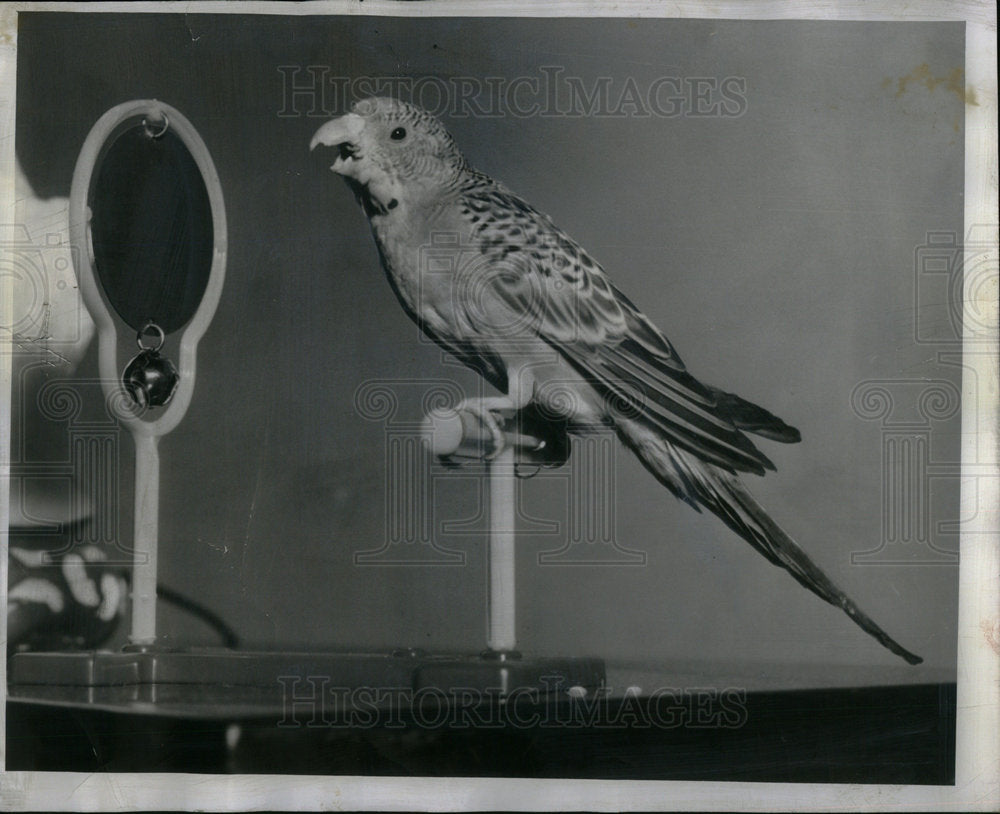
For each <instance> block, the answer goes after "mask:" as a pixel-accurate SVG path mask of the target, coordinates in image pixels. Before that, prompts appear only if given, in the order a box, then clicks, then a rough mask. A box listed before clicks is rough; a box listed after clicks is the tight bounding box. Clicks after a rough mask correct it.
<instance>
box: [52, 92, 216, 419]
mask: <svg viewBox="0 0 1000 814" xmlns="http://www.w3.org/2000/svg"><path fill="white" fill-rule="evenodd" d="M144 122H146V123H148V124H147V126H151V127H160V126H162V124H161V123H165V124H166V126H167V127H168V128H169V130H170V131H171V132H172V133H173V134H174V135H176V136H177V137H179V138H180V140H181V142H183V144H184V146H185V147H186V148H187V151H188V153H190V155H191V157H192V158H193V159H194V162H195V164H196V166H197V168H198V170H199V172H200V173H201V178H202V181H203V183H204V185H205V190H206V192H207V193H208V201H209V206H210V209H211V215H212V258H211V267H210V270H209V273H208V281H207V284H206V285H205V288H204V293H203V295H202V297H201V301H200V302H199V303H198V305H197V307H196V308H195V309H194V314H193V316H191V318H190V320H189V321H188V322H187V323H186V324H185V325H183V326H181V327H180V328H178V332H179V333H180V337H181V338H180V350H179V358H178V360H177V369H178V372H179V374H180V381H179V383H178V385H177V390H176V392H175V393H174V396H173V398H172V399H171V400H170V402H169V404H167V405H166V407H165V408H164V409H163V412H162V413H160V414H159V415H158V416H157V417H156V418H154V419H152V420H146V419H144V418H143V417H142V416H141V415H140V414H139V413H138V412H137V411H135V410H133V409H131V407H130V406H128V405H131V399H130V397H129V396H128V394H127V393H126V391H125V388H124V385H123V383H122V381H121V370H120V369H119V368H120V367H121V365H120V364H119V360H118V330H117V324H118V323H119V322H121V324H123V325H125V324H126V323H125V322H124V320H123V319H122V318H121V317H120V316H116V311H115V308H114V307H113V306H112V305H111V299H110V298H109V296H108V294H107V292H106V291H105V290H104V288H103V286H102V284H101V276H100V272H99V270H98V268H97V263H96V258H95V254H94V246H93V239H92V234H91V223H92V210H91V200H90V196H91V190H92V185H93V183H94V181H95V174H98V173H100V169H101V161H102V159H103V158H104V156H105V155H106V154H107V153H108V151H109V150H110V148H111V147H112V145H114V143H115V141H116V140H117V139H118V138H119V136H121V135H122V133H124V132H125V131H126V130H129V129H132V128H135V127H137V126H138V127H142V126H143V123H144ZM69 221H70V238H71V241H72V245H74V246H76V247H78V250H77V251H76V252H75V253H74V258H75V260H76V262H77V264H78V266H79V268H77V279H78V280H79V284H80V292H81V294H82V296H83V300H84V303H85V304H86V306H87V310H88V311H90V314H91V316H92V317H93V318H94V321H95V323H97V329H98V341H99V349H98V356H99V367H100V374H101V379H102V385H103V388H104V391H105V394H106V396H107V397H108V400H109V404H113V405H114V406H115V413H116V414H117V415H118V417H119V418H120V419H121V420H122V422H123V423H124V424H126V425H127V426H128V428H129V429H130V430H131V432H132V433H133V434H135V435H139V436H150V437H159V436H162V435H165V434H166V433H168V432H170V431H171V430H173V429H174V427H176V426H177V424H178V423H179V422H180V420H181V419H182V418H183V417H184V414H185V412H186V411H187V408H188V405H189V404H190V402H191V396H192V394H193V391H194V382H195V369H196V359H197V348H198V342H199V341H200V339H201V337H202V336H203V335H204V333H205V330H206V329H207V328H208V325H209V323H210V322H211V320H212V317H213V316H214V314H215V309H216V307H217V306H218V304H219V298H220V296H221V294H222V285H223V280H224V277H225V268H226V253H227V234H226V213H225V206H224V203H223V196H222V186H221V184H220V183H219V176H218V173H217V172H216V169H215V164H214V163H213V162H212V157H211V155H210V154H209V152H208V148H207V147H206V146H205V143H204V141H202V139H201V136H200V135H199V134H198V131H197V130H195V128H194V127H193V126H192V125H191V123H190V122H189V121H188V120H187V119H186V118H185V117H184V116H183V115H182V114H181V113H180V112H179V111H178V110H176V109H175V108H173V107H171V106H170V105H167V104H165V103H163V102H160V101H157V100H156V99H138V100H134V101H130V102H125V103H123V104H120V105H117V106H115V107H113V108H111V109H110V110H108V111H107V112H106V113H105V114H104V115H103V116H101V118H100V119H98V120H97V123H96V124H94V126H93V127H92V128H91V130H90V133H89V134H88V135H87V139H86V141H84V144H83V147H82V148H81V150H80V155H79V157H78V158H77V162H76V168H75V169H74V172H73V183H72V187H71V189H70V200H69ZM126 327H128V326H127V325H126Z"/></svg>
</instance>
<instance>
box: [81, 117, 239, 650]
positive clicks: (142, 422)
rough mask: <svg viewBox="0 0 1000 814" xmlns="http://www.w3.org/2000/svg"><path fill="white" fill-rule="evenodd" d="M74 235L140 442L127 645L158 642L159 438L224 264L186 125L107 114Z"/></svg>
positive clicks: (201, 165) (217, 201) (211, 199)
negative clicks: (130, 632)
mask: <svg viewBox="0 0 1000 814" xmlns="http://www.w3.org/2000/svg"><path fill="white" fill-rule="evenodd" d="M70 231H71V235H72V239H73V242H74V244H75V245H78V246H81V247H86V251H85V252H82V253H81V262H80V266H81V268H78V269H77V273H78V278H79V280H80V287H81V292H82V294H83V298H84V301H85V303H86V305H87V308H88V310H89V311H90V313H91V315H92V316H93V318H94V321H95V322H96V323H97V327H98V334H99V365H100V372H101V381H102V386H103V388H104V391H105V394H106V396H107V398H108V403H109V405H113V408H114V411H115V413H116V414H117V416H118V418H120V419H121V421H122V422H123V423H124V424H125V425H126V426H127V427H128V429H129V430H130V432H131V433H132V434H133V436H134V437H135V441H136V444H135V447H136V485H135V486H136V488H135V494H136V507H135V536H134V543H133V547H134V566H133V570H134V574H133V579H134V582H133V587H134V592H133V595H134V602H133V623H132V635H131V641H132V643H133V644H136V645H148V644H151V643H152V642H153V641H154V640H155V603H156V542H157V517H158V500H159V498H158V483H159V458H158V451H157V441H158V439H159V438H160V437H161V436H163V435H165V434H166V433H168V432H170V431H171V430H173V429H174V428H175V427H176V426H177V424H178V423H179V422H180V420H181V419H182V418H183V416H184V413H185V412H186V411H187V407H188V404H189V403H190V401H191V396H192V393H193V391H194V384H195V361H196V350H197V345H198V341H199V340H200V339H201V337H202V335H203V334H204V332H205V330H206V328H207V327H208V324H209V322H210V321H211V319H212V316H213V315H214V313H215V309H216V306H217V304H218V301H219V296H220V294H221V291H222V283H223V276H224V273H225V264H226V218H225V210H224V207H223V199H222V189H221V187H220V184H219V178H218V175H217V173H216V171H215V167H214V165H213V163H212V158H211V156H210V154H209V152H208V149H207V148H206V146H205V144H204V142H203V141H202V139H201V137H200V136H199V134H198V132H197V131H196V130H195V129H194V127H193V126H192V125H191V123H190V122H189V121H188V120H187V119H186V118H185V117H184V116H183V115H182V114H181V113H180V112H179V111H177V110H175V109H174V108H172V107H171V106H169V105H166V104H163V103H162V102H158V101H156V100H136V101H131V102H126V103H124V104H121V105H118V106H116V107H114V108H112V109H110V110H108V111H107V112H106V113H105V114H104V115H103V116H102V117H101V118H100V119H99V120H98V121H97V123H96V124H95V125H94V126H93V128H92V129H91V131H90V134H89V135H88V136H87V139H86V141H85V142H84V145H83V148H82V149H81V151H80V155H79V158H78V160H77V164H76V169H75V171H74V173H73V183H72V188H71V192H70ZM133 343H134V344H133ZM136 345H137V346H138V353H136ZM129 356H131V359H129Z"/></svg>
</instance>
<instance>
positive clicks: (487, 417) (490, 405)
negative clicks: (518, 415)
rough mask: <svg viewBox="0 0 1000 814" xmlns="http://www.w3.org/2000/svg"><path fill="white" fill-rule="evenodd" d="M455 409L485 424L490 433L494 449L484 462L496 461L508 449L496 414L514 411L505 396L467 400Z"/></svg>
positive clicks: (485, 457) (484, 458)
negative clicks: (502, 411) (465, 412)
mask: <svg viewBox="0 0 1000 814" xmlns="http://www.w3.org/2000/svg"><path fill="white" fill-rule="evenodd" d="M455 409H456V410H457V411H459V412H461V411H462V410H466V411H467V412H470V413H472V415H474V416H476V418H478V419H479V420H480V421H482V422H483V424H484V425H485V426H486V429H488V430H489V431H490V438H491V440H492V441H493V449H492V450H490V451H489V452H488V453H487V454H486V455H484V456H483V460H485V461H486V462H487V463H489V462H490V461H494V460H496V458H497V456H499V455H500V453H501V452H503V451H504V449H506V448H507V441H506V439H505V438H504V434H503V430H502V429H501V428H500V422H499V421H498V420H497V416H496V414H495V413H496V411H499V410H513V409H514V404H513V402H511V400H510V399H509V398H506V397H504V396H488V397H486V398H478V399H465V400H464V401H463V402H462V403H461V404H459V405H458V407H456V408H455Z"/></svg>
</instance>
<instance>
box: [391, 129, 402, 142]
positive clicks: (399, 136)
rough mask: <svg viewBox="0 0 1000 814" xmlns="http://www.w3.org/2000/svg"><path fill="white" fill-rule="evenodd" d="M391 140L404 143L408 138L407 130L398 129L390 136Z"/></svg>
mask: <svg viewBox="0 0 1000 814" xmlns="http://www.w3.org/2000/svg"><path fill="white" fill-rule="evenodd" d="M389 138H391V139H392V140H393V141H402V140H403V139H404V138H406V129H405V128H403V127H397V128H396V129H395V130H393V131H392V132H391V133H390V134H389Z"/></svg>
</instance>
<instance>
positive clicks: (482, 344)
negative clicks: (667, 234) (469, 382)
mask: <svg viewBox="0 0 1000 814" xmlns="http://www.w3.org/2000/svg"><path fill="white" fill-rule="evenodd" d="M318 146H323V147H325V148H330V150H332V153H333V156H334V161H333V163H332V165H331V166H330V169H331V170H332V171H333V172H334V173H336V174H338V175H340V176H342V177H343V178H344V180H345V181H346V182H347V184H348V186H349V187H350V188H351V189H352V190H353V192H354V194H355V196H356V198H357V200H358V202H359V203H360V205H361V207H362V209H363V210H364V213H365V214H366V215H367V217H368V220H369V223H370V226H371V230H372V234H373V236H374V238H375V244H376V246H377V248H378V254H379V257H380V259H381V262H382V266H383V268H384V270H385V273H386V275H387V277H388V279H389V283H390V285H391V286H392V289H393V291H394V292H395V294H396V296H397V297H398V299H399V301H400V303H401V304H402V305H403V308H404V309H405V310H406V312H407V313H408V314H409V315H410V317H411V318H412V319H413V320H415V321H416V323H417V324H418V325H419V326H420V328H421V329H422V330H423V331H424V332H425V333H427V334H428V335H429V336H430V337H431V338H432V339H433V340H434V341H436V342H437V343H438V344H440V345H441V346H443V347H444V348H445V349H447V350H448V351H450V352H451V353H452V354H454V355H455V356H456V357H458V358H459V359H460V360H462V361H463V362H464V363H465V364H467V365H468V366H469V367H471V368H473V369H474V370H476V371H477V372H478V373H480V374H481V375H482V376H483V377H484V378H485V379H486V380H487V381H489V382H490V383H491V384H492V385H493V386H494V387H496V388H497V389H498V390H499V391H500V392H502V393H505V394H506V395H505V396H500V397H489V398H483V399H477V400H474V401H473V400H469V401H467V402H465V403H463V406H464V407H466V408H467V409H469V410H471V411H473V412H474V413H476V414H477V415H479V416H480V417H481V419H482V420H483V421H484V423H485V424H486V425H487V426H488V427H489V428H490V431H491V432H492V434H493V437H494V442H495V446H496V448H497V449H499V448H500V446H501V445H502V443H503V434H502V432H501V430H500V427H499V423H498V421H497V418H496V416H495V415H494V411H499V410H526V409H533V410H536V411H538V412H539V413H541V414H544V415H546V416H550V417H552V419H553V420H561V421H563V422H565V424H566V426H567V427H568V429H569V431H570V432H574V433H585V432H587V431H588V430H589V431H593V430H594V429H595V428H601V427H612V428H613V429H614V431H615V432H616V433H617V435H618V437H619V438H620V439H621V441H622V442H623V443H624V444H625V445H626V446H627V447H628V448H629V449H631V450H632V451H633V452H634V453H635V454H636V455H637V456H638V458H639V460H640V461H642V463H643V464H644V465H645V467H646V469H648V470H649V471H650V472H651V473H652V474H653V476H654V477H656V479H657V480H658V481H659V482H660V483H662V484H663V485H664V486H665V487H666V488H667V489H669V490H670V491H671V492H672V493H673V494H674V495H675V496H676V497H678V498H680V499H681V500H683V501H685V502H686V503H688V504H689V505H690V506H691V507H693V508H695V509H696V510H698V511H701V508H702V507H704V508H707V509H708V510H709V511H711V512H713V513H714V514H716V515H717V516H718V517H719V518H720V519H721V520H722V521H723V522H724V523H725V524H726V525H727V526H729V528H731V529H732V530H733V531H735V532H736V533H737V534H739V535H740V536H741V537H742V538H743V539H744V540H746V541H747V542H748V543H750V545H752V546H753V547H754V548H756V549H757V550H758V551H759V552H760V553H761V554H763V555H764V556H765V557H767V559H768V560H770V561H771V562H772V563H774V564H775V565H779V566H781V567H782V568H785V569H786V570H787V571H788V572H789V573H791V575H792V576H793V577H795V579H797V580H798V581H799V582H800V583H802V584H803V585H804V586H805V587H807V588H808V589H809V590H811V591H813V592H814V593H816V594H817V595H818V596H820V597H821V598H823V599H824V600H826V601H827V602H829V603H830V604H832V605H836V606H838V607H840V608H842V609H843V610H844V612H845V613H846V614H847V615H848V616H850V617H851V619H853V620H854V621H855V622H856V623H857V624H858V625H859V626H860V627H861V628H862V629H863V630H865V631H866V632H867V633H869V634H870V635H872V636H873V637H874V638H875V639H877V640H878V641H879V642H880V643H881V644H883V645H884V646H885V647H887V648H888V649H889V650H891V651H892V652H893V653H895V654H897V655H899V656H901V657H902V658H904V659H906V661H908V662H910V663H911V664H918V663H920V661H921V660H922V659H921V658H920V657H919V656H916V655H914V654H913V653H910V652H909V651H907V650H905V649H904V648H903V647H901V646H900V645H899V644H897V643H896V642H895V641H894V640H893V639H892V638H891V637H890V636H889V635H888V634H887V633H886V632H885V631H883V630H882V628H880V627H879V626H878V625H877V624H876V623H875V622H874V621H873V620H872V619H871V618H869V617H868V616H867V615H866V614H865V613H864V612H863V611H862V610H861V609H860V608H859V607H858V606H857V605H856V604H855V603H854V602H853V601H852V600H851V599H850V598H849V597H848V596H847V595H846V594H845V593H844V592H843V591H842V590H841V589H840V588H838V587H837V586H836V585H835V584H834V583H833V582H832V581H831V580H830V579H829V578H828V577H827V576H826V575H825V574H824V573H823V572H822V571H821V570H820V569H819V567H818V566H816V564H815V563H813V562H812V560H810V559H809V557H808V556H807V555H806V554H805V552H804V551H802V549H801V548H799V546H798V545H797V544H796V543H795V542H794V541H793V540H792V539H791V538H790V537H789V536H788V535H787V534H785V532H784V531H782V530H781V529H780V528H779V527H778V525H777V524H776V523H775V522H774V521H773V520H772V519H771V518H770V517H769V516H768V514H767V513H766V512H765V511H764V509H763V508H762V507H761V506H760V505H759V504H758V503H757V502H756V501H755V500H754V498H753V497H752V496H751V495H750V493H749V492H748V491H747V489H746V488H745V487H744V486H743V484H742V482H741V481H740V478H739V475H740V473H743V472H753V473H756V474H758V475H763V474H764V472H765V470H767V469H772V470H773V469H774V465H773V464H772V463H771V461H769V460H768V459H767V457H765V455H764V454H763V453H762V452H761V451H760V450H758V449H757V448H756V447H755V446H754V444H753V443H752V442H751V441H750V439H749V438H748V437H747V433H751V434H755V435H759V436H762V437H764V438H768V439H771V440H774V441H780V442H784V443H793V442H796V441H799V440H800V436H799V432H798V430H796V429H794V428H793V427H790V426H788V425H787V424H785V422H783V421H782V420H781V419H780V418H777V417H776V416H774V415H772V414H771V413H769V412H768V411H767V410H765V409H763V408H761V407H758V406H757V405H755V404H751V403H750V402H748V401H745V400H744V399H742V398H740V397H739V396H736V395H733V394H732V393H728V392H726V391H723V390H720V389H718V388H715V387H711V386H709V385H706V384H703V383H702V382H700V381H698V380H697V379H696V378H695V377H694V376H692V375H691V373H689V372H688V370H687V368H686V367H685V365H684V363H683V362H682V361H681V359H680V357H679V356H678V354H677V351H676V350H674V347H673V346H672V345H671V344H670V342H669V341H668V340H667V338H666V337H665V336H664V335H663V333H662V332H661V331H660V330H659V329H658V328H657V327H656V326H655V325H654V324H653V323H652V322H651V321H650V320H649V319H648V318H647V317H646V316H645V315H644V314H643V313H642V312H641V311H640V310H639V308H638V307H637V306H636V305H635V304H634V303H633V302H632V301H631V300H630V299H629V298H628V297H626V296H625V294H623V293H622V292H621V291H620V290H619V289H618V288H616V287H615V285H614V284H613V283H612V282H611V280H610V279H609V278H608V276H607V274H606V273H605V272H604V270H603V269H602V268H601V266H600V265H599V264H598V263H597V262H596V261H594V260H593V259H592V258H591V257H590V256H589V255H588V254H587V253H586V252H585V251H584V250H583V249H582V248H580V246H579V245H578V244H577V243H576V242H575V241H574V240H573V239H572V238H571V237H569V236H568V235H567V234H566V233H565V232H563V231H562V230H560V229H559V228H558V227H557V226H556V225H555V224H554V223H553V222H552V220H551V219H550V218H549V217H548V216H546V215H544V214H542V213H541V212H539V211H538V210H537V209H535V208H534V207H532V206H531V205H530V204H528V203H527V202H525V201H524V200H523V199H522V198H520V197H518V196H517V195H515V194H514V193H513V192H511V191H510V190H509V189H507V188H506V187H504V186H503V185H502V184H500V183H498V182H497V181H494V180H493V179H492V178H490V177H489V176H487V175H485V174H483V173H481V172H479V171H477V170H475V169H473V168H472V167H471V166H469V164H468V162H467V161H466V159H465V157H464V156H463V155H462V153H461V152H460V151H459V149H458V147H457V146H456V144H455V142H454V140H453V139H452V137H451V136H450V135H449V134H448V132H447V131H446V130H445V128H444V126H443V125H442V124H441V123H440V121H438V120H437V119H436V118H435V117H434V116H432V115H430V114H429V113H427V112H426V111H424V110H422V109H420V108H419V107H417V106H415V105H412V104H408V103H406V102H402V101H399V100H395V99H389V98H370V99H364V100H362V101H360V102H358V103H356V104H355V105H354V106H353V108H352V110H351V112H350V113H348V114H347V115H345V116H341V117H340V118H337V119H334V120H332V121H329V122H327V123H326V124H324V125H323V126H322V127H320V128H319V130H318V131H317V132H316V134H315V136H314V137H313V139H312V144H311V149H315V148H316V147H318ZM430 249H433V251H429V250H430ZM442 252H443V253H444V256H443V258H442Z"/></svg>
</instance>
